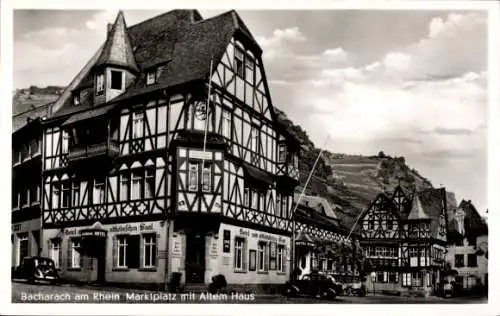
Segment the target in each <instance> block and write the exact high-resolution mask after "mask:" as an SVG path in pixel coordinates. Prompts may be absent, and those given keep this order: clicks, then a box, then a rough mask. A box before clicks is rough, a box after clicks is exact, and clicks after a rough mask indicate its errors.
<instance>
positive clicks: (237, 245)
mask: <svg viewBox="0 0 500 316" xmlns="http://www.w3.org/2000/svg"><path fill="white" fill-rule="evenodd" d="M244 249H245V239H244V238H241V237H236V238H235V241H234V269H235V270H237V271H243V270H244V269H245V267H244V265H243V260H244V259H245V258H244V253H245V252H244Z"/></svg>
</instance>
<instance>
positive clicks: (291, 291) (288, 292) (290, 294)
mask: <svg viewBox="0 0 500 316" xmlns="http://www.w3.org/2000/svg"><path fill="white" fill-rule="evenodd" d="M295 295H296V291H295V289H294V288H293V287H292V286H287V287H286V288H285V290H284V291H283V296H286V297H293V296H295Z"/></svg>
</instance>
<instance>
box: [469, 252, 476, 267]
mask: <svg viewBox="0 0 500 316" xmlns="http://www.w3.org/2000/svg"><path fill="white" fill-rule="evenodd" d="M467 266H468V267H471V268H474V267H477V256H476V254H475V253H470V254H468V255H467Z"/></svg>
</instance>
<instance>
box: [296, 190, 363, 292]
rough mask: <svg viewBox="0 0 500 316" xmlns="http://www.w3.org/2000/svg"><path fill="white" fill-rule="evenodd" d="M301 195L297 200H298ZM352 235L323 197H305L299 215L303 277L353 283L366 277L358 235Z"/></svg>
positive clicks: (298, 248) (299, 263) (299, 260)
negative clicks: (317, 274) (318, 276)
mask: <svg viewBox="0 0 500 316" xmlns="http://www.w3.org/2000/svg"><path fill="white" fill-rule="evenodd" d="M298 198H299V195H298V194H297V195H296V197H295V200H298ZM349 233H350V228H348V227H345V226H344V225H343V223H342V222H341V221H340V219H339V218H338V216H337V214H336V212H335V210H334V209H333V208H332V207H331V205H330V204H329V203H328V201H327V200H326V199H325V198H323V197H320V196H308V195H305V196H302V198H301V199H300V203H299V205H298V207H297V210H296V212H295V252H296V253H295V266H294V268H299V269H300V271H301V275H298V277H299V278H300V277H302V276H303V275H306V274H309V273H311V272H313V271H316V272H321V273H325V274H328V275H331V276H333V277H334V278H335V279H336V280H337V281H339V282H344V283H346V282H353V281H354V280H356V279H359V277H360V276H361V273H362V268H363V267H362V266H361V265H360V262H361V261H360V260H357V259H360V258H357V251H359V250H360V247H359V243H358V237H359V236H358V235H357V234H356V233H351V234H350V235H349Z"/></svg>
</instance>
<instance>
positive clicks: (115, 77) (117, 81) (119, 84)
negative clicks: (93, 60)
mask: <svg viewBox="0 0 500 316" xmlns="http://www.w3.org/2000/svg"><path fill="white" fill-rule="evenodd" d="M122 77H123V72H121V71H118V70H111V89H113V90H121V89H123V79H122Z"/></svg>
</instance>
